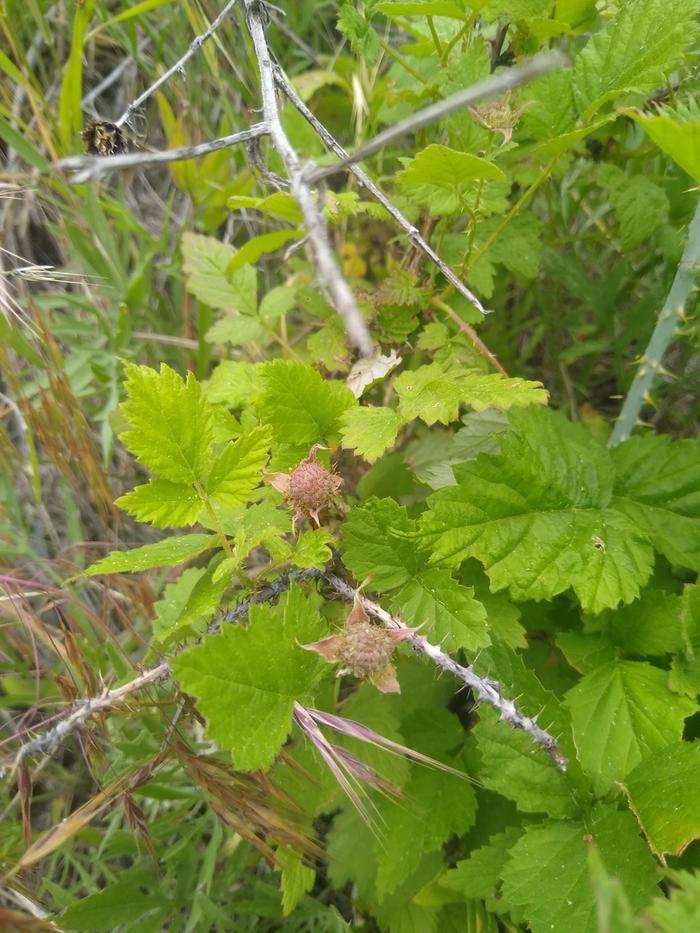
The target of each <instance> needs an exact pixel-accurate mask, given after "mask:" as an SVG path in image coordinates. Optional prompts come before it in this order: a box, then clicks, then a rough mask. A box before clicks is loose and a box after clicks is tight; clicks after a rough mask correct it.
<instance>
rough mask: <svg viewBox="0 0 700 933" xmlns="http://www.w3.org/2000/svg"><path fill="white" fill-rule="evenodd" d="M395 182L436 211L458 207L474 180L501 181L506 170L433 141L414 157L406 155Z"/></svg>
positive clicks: (449, 210) (440, 211)
mask: <svg viewBox="0 0 700 933" xmlns="http://www.w3.org/2000/svg"><path fill="white" fill-rule="evenodd" d="M403 162H404V166H405V167H404V169H403V170H402V171H401V172H399V174H398V175H397V176H396V179H395V180H396V183H397V184H398V185H400V186H402V187H403V188H406V189H407V191H409V192H410V193H411V195H412V197H413V199H414V200H416V201H417V202H418V203H420V204H423V205H425V206H427V207H429V208H430V210H431V212H432V213H434V214H440V213H446V214H452V213H454V212H455V211H457V210H459V208H460V205H461V204H462V203H463V200H464V197H465V195H466V193H467V189H468V188H469V187H470V186H471V183H472V182H474V181H477V180H478V181H501V180H503V179H504V178H505V175H504V173H503V172H502V171H501V169H500V168H498V166H496V165H494V164H493V162H489V161H488V160H487V159H482V158H480V157H479V156H475V155H472V154H471V153H470V152H460V151H458V150H457V149H450V148H449V147H448V146H441V145H438V144H437V143H432V144H431V145H429V146H426V148H425V149H423V150H421V152H419V153H418V155H416V156H415V157H414V158H413V159H404V160H403Z"/></svg>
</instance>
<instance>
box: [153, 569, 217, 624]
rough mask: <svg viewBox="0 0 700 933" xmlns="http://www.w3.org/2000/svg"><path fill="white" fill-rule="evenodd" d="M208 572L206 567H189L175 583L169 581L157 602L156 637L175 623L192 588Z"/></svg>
mask: <svg viewBox="0 0 700 933" xmlns="http://www.w3.org/2000/svg"><path fill="white" fill-rule="evenodd" d="M206 572H207V568H206V567H188V568H187V569H186V570H183V571H182V573H181V574H180V576H179V577H178V578H177V580H175V581H174V582H173V583H168V584H167V586H166V587H165V589H164V590H163V595H162V597H161V598H160V599H159V600H158V602H157V603H156V604H155V606H154V607H153V608H154V611H155V614H156V617H155V619H154V621H153V633H154V635H155V636H156V638H159V637H160V636H161V635H163V634H165V633H166V632H167V631H168V629H169V628H171V626H173V625H175V623H176V622H177V620H178V617H179V616H180V614H181V613H182V610H183V609H184V608H185V606H186V605H187V600H188V599H189V598H190V594H191V593H192V589H193V587H194V585H195V583H197V581H198V580H200V579H201V578H202V577H203V576H204V574H205V573H206Z"/></svg>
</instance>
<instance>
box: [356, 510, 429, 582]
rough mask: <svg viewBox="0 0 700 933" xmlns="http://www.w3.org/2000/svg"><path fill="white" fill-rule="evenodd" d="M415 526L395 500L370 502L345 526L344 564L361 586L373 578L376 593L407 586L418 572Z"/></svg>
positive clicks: (357, 511)
mask: <svg viewBox="0 0 700 933" xmlns="http://www.w3.org/2000/svg"><path fill="white" fill-rule="evenodd" d="M414 533H415V522H414V521H412V520H411V519H409V518H408V515H407V514H406V509H404V508H403V507H402V506H400V505H398V504H397V503H396V502H394V501H393V499H374V498H372V499H368V500H367V502H366V503H365V505H364V506H362V507H360V508H354V509H353V510H352V511H351V512H350V514H349V515H348V517H347V519H346V520H345V522H344V524H343V545H344V551H343V563H344V564H345V566H346V567H347V568H348V570H349V571H350V572H351V573H352V574H354V576H355V578H356V579H357V580H358V582H362V581H363V580H364V579H365V578H367V577H370V581H369V584H368V588H369V590H370V591H371V592H372V591H373V592H377V593H382V592H384V591H385V590H391V589H394V588H395V587H397V586H401V585H402V584H403V583H407V582H408V581H409V580H410V579H411V578H412V577H413V576H414V575H415V574H416V573H417V571H418V569H419V566H420V561H419V559H418V557H417V553H416V542H415V539H413V538H411V537H406V535H413V534H414Z"/></svg>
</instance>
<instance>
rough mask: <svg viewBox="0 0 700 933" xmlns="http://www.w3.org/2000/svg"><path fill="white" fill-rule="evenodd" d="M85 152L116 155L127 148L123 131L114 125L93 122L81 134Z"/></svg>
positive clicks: (99, 121)
mask: <svg viewBox="0 0 700 933" xmlns="http://www.w3.org/2000/svg"><path fill="white" fill-rule="evenodd" d="M81 135H82V137H83V142H84V143H85V148H86V150H87V151H88V152H89V153H91V154H92V155H101V156H109V155H118V154H119V153H120V152H126V151H127V150H128V148H129V146H128V144H127V141H126V136H125V135H124V131H123V130H122V129H120V127H118V126H117V124H116V123H108V122H107V121H106V120H95V121H94V122H93V123H88V125H87V126H86V127H85V129H84V130H83V132H82V134H81Z"/></svg>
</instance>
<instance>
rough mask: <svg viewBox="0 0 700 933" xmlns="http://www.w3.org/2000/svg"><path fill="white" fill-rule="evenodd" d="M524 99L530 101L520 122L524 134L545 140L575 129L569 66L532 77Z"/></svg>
mask: <svg viewBox="0 0 700 933" xmlns="http://www.w3.org/2000/svg"><path fill="white" fill-rule="evenodd" d="M523 99H524V100H526V101H527V102H528V108H527V110H526V111H525V112H524V113H523V116H522V120H521V123H520V132H521V133H522V135H523V137H524V138H526V139H527V138H528V137H532V138H533V139H536V140H538V141H540V142H545V141H548V140H551V139H555V138H556V137H558V136H563V135H564V134H565V133H569V132H570V131H571V130H573V128H574V126H575V124H576V119H575V116H574V94H573V90H572V76H571V71H570V70H564V71H555V72H553V73H552V74H548V75H542V76H541V77H539V78H535V80H534V81H530V82H529V83H528V85H527V88H526V89H525V91H524V92H523Z"/></svg>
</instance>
